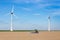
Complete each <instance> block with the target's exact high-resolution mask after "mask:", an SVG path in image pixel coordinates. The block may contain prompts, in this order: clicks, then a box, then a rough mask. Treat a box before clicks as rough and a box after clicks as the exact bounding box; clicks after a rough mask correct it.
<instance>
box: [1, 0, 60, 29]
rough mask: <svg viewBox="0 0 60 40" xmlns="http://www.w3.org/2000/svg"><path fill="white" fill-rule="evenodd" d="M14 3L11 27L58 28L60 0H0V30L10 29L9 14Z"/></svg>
mask: <svg viewBox="0 0 60 40" xmlns="http://www.w3.org/2000/svg"><path fill="white" fill-rule="evenodd" d="M13 5H14V14H15V15H16V16H17V17H14V16H13V29H20V30H22V29H24V30H25V29H27V30H31V29H38V30H47V29H48V16H50V17H51V19H50V20H51V30H54V29H55V30H60V0H0V30H1V29H2V30H3V29H4V30H5V29H7V30H9V29H10V15H8V14H9V13H11V9H12V6H13Z"/></svg>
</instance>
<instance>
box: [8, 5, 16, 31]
mask: <svg viewBox="0 0 60 40" xmlns="http://www.w3.org/2000/svg"><path fill="white" fill-rule="evenodd" d="M9 14H10V17H11V18H10V19H11V23H10V25H11V26H10V31H13V16H16V15H15V14H14V5H13V6H12V9H11V12H10V13H9ZM7 15H8V14H7Z"/></svg>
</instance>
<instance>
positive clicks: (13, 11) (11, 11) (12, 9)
mask: <svg viewBox="0 0 60 40" xmlns="http://www.w3.org/2000/svg"><path fill="white" fill-rule="evenodd" d="M11 12H12V13H13V12H14V5H13V6H12V10H11Z"/></svg>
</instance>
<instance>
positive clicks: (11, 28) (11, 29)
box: [10, 6, 14, 31]
mask: <svg viewBox="0 0 60 40" xmlns="http://www.w3.org/2000/svg"><path fill="white" fill-rule="evenodd" d="M13 12H14V6H12V10H11V14H10V15H11V27H10V31H13V16H14V14H13Z"/></svg>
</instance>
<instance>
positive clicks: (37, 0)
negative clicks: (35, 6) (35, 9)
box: [13, 0, 42, 3]
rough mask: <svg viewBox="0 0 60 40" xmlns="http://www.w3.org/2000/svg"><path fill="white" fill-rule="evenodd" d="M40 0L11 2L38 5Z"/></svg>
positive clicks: (14, 0) (16, 0) (15, 0)
mask: <svg viewBox="0 0 60 40" xmlns="http://www.w3.org/2000/svg"><path fill="white" fill-rule="evenodd" d="M41 1H42V0H13V2H15V3H39V2H41Z"/></svg>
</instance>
